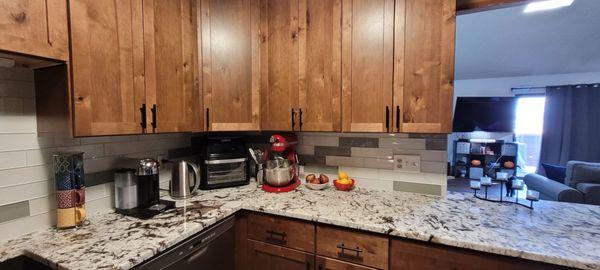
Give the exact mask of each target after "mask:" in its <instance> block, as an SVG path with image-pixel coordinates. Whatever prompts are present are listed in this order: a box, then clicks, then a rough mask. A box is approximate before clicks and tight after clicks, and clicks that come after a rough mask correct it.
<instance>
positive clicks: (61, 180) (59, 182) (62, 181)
mask: <svg viewBox="0 0 600 270" xmlns="http://www.w3.org/2000/svg"><path fill="white" fill-rule="evenodd" d="M54 180H55V181H56V190H71V189H73V188H75V186H74V185H73V177H72V175H71V174H70V173H56V174H55V175H54Z"/></svg>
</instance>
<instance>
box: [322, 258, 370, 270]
mask: <svg viewBox="0 0 600 270" xmlns="http://www.w3.org/2000/svg"><path fill="white" fill-rule="evenodd" d="M316 264H317V267H316V268H317V269H319V270H375V269H376V268H371V267H367V266H363V265H358V264H354V263H349V262H344V261H339V260H335V259H330V258H326V257H321V256H317V259H316Z"/></svg>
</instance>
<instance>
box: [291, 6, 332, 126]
mask: <svg viewBox="0 0 600 270" xmlns="http://www.w3.org/2000/svg"><path fill="white" fill-rule="evenodd" d="M299 16H300V19H299V24H300V32H299V35H300V36H299V42H300V46H299V49H300V60H299V61H300V63H299V67H300V70H299V77H300V78H299V105H298V124H299V128H300V130H302V131H341V119H342V118H341V114H340V108H341V104H340V102H341V79H342V74H341V71H342V66H341V57H342V28H341V20H342V0H300V13H299Z"/></svg>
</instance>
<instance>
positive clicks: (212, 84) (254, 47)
mask: <svg viewBox="0 0 600 270" xmlns="http://www.w3.org/2000/svg"><path fill="white" fill-rule="evenodd" d="M201 25H202V26H201V28H202V33H201V40H202V47H201V50H202V52H201V53H202V71H203V74H202V84H203V87H202V88H203V89H202V90H203V95H204V106H205V108H206V110H205V116H206V118H207V119H206V121H207V127H208V130H210V131H224V130H234V131H235V130H258V129H259V128H260V127H259V121H260V112H259V111H260V100H259V91H260V74H259V73H260V70H259V69H260V68H259V57H260V49H259V43H260V41H259V38H260V36H259V28H260V3H259V0H201ZM287 113H288V112H287V110H286V114H287Z"/></svg>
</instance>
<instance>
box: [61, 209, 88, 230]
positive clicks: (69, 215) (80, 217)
mask: <svg viewBox="0 0 600 270" xmlns="http://www.w3.org/2000/svg"><path fill="white" fill-rule="evenodd" d="M56 215H57V219H56V227H57V228H59V229H68V228H73V227H75V226H78V225H81V224H83V222H84V221H85V206H84V205H82V206H76V207H71V208H66V209H57V210H56Z"/></svg>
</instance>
